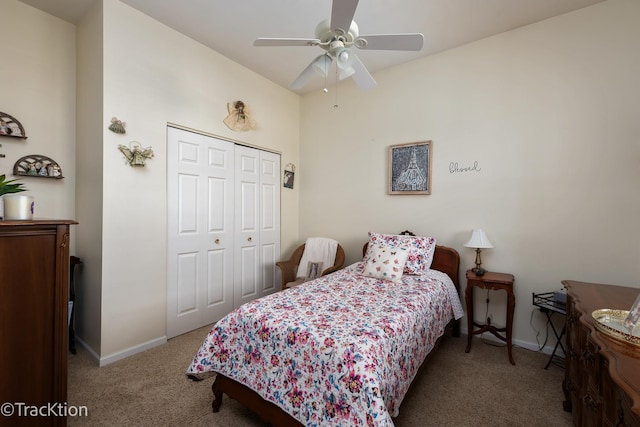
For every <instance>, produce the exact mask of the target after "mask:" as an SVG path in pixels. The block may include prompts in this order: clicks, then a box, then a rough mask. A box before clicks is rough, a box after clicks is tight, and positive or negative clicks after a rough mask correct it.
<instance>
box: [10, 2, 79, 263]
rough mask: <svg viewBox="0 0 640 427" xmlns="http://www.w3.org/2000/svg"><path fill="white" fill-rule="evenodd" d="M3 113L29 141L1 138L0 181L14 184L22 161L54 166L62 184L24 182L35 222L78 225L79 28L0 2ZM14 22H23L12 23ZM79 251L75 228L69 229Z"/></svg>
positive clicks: (57, 181)
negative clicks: (41, 160) (36, 159)
mask: <svg viewBox="0 0 640 427" xmlns="http://www.w3.org/2000/svg"><path fill="white" fill-rule="evenodd" d="M0 10H1V11H2V16H3V18H2V25H0V40H3V43H2V59H1V61H2V66H0V82H2V84H1V85H0V87H1V88H2V95H0V111H2V112H4V113H7V114H10V115H11V116H13V117H15V118H16V119H18V121H19V122H20V123H22V125H23V127H24V128H25V134H26V136H27V139H21V138H12V137H0V144H1V145H2V146H1V147H0V154H4V155H5V156H6V157H4V158H0V175H2V174H5V175H6V176H7V179H14V178H16V177H14V176H13V166H14V164H15V163H16V161H18V159H20V158H21V157H23V156H27V155H31V154H39V155H44V156H47V157H49V158H51V159H53V160H54V161H56V162H57V163H58V164H59V165H60V167H61V168H62V174H63V176H64V177H65V178H64V179H51V178H40V177H21V180H22V183H23V184H24V186H25V187H26V188H27V189H28V193H25V194H28V195H31V196H33V197H34V199H35V213H34V214H35V217H36V218H62V219H75V218H74V216H75V197H74V194H75V138H76V121H75V111H76V110H75V97H76V54H75V37H76V33H75V27H74V26H73V25H71V24H69V23H68V22H65V21H63V20H61V19H58V18H55V17H53V16H51V15H48V14H46V13H44V12H42V11H40V10H38V9H35V8H33V7H31V6H27V5H25V4H24V3H20V2H17V1H15V0H0ZM14 17H16V18H19V19H14ZM71 239H72V246H71V252H72V253H73V252H74V250H75V248H74V246H75V244H74V243H73V242H74V241H75V227H73V226H72V227H71Z"/></svg>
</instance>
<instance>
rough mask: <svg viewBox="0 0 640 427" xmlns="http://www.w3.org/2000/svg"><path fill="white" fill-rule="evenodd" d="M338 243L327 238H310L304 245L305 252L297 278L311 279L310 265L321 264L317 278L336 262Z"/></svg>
mask: <svg viewBox="0 0 640 427" xmlns="http://www.w3.org/2000/svg"><path fill="white" fill-rule="evenodd" d="M337 249H338V242H337V241H336V240H333V239H329V238H326V237H309V238H308V239H307V241H306V242H305V245H304V252H303V253H302V258H301V259H300V264H299V265H298V274H297V275H296V277H304V278H308V277H309V267H310V265H309V263H321V265H320V268H319V271H318V272H317V276H316V277H320V275H322V272H323V271H324V270H326V269H327V268H329V267H333V264H334V263H335V262H336V251H337Z"/></svg>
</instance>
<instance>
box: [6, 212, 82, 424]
mask: <svg viewBox="0 0 640 427" xmlns="http://www.w3.org/2000/svg"><path fill="white" fill-rule="evenodd" d="M75 223H76V222H75V221H63V220H28V221H12V220H0V370H1V371H0V372H1V373H0V404H3V407H2V412H3V413H2V414H1V415H0V425H2V426H4V425H11V426H21V425H28V426H64V425H66V418H65V417H57V416H51V414H54V415H57V414H59V413H60V411H62V410H64V408H63V406H64V405H66V401H67V345H68V344H67V339H68V323H67V322H68V319H67V313H68V300H69V226H70V225H71V224H75ZM7 404H10V406H7ZM26 405H29V408H27V407H26ZM43 406H47V408H45V409H42V407H43ZM35 407H38V409H37V410H36V409H33V408H35ZM49 407H51V408H52V409H49ZM34 411H35V412H36V413H35V415H38V413H40V414H41V415H38V416H33V415H34ZM11 412H13V416H8V415H10V414H11ZM21 414H22V415H25V414H27V416H19V415H21ZM28 414H32V416H29V415H28Z"/></svg>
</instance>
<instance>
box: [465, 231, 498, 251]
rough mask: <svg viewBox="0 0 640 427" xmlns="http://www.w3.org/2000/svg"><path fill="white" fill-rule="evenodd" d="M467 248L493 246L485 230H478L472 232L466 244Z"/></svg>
mask: <svg viewBox="0 0 640 427" xmlns="http://www.w3.org/2000/svg"><path fill="white" fill-rule="evenodd" d="M464 245H465V246H466V247H467V248H481V249H484V248H492V247H493V245H492V244H491V242H490V241H489V238H488V237H487V233H485V232H484V230H481V229H477V230H473V231H472V232H471V238H470V239H469V241H468V242H467V243H465V244H464Z"/></svg>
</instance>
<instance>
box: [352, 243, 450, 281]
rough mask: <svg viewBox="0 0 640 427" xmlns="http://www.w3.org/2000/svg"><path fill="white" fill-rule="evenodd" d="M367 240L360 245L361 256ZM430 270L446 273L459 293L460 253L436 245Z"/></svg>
mask: <svg viewBox="0 0 640 427" xmlns="http://www.w3.org/2000/svg"><path fill="white" fill-rule="evenodd" d="M368 245H369V242H367V243H365V244H364V246H363V247H362V256H363V257H364V255H365V254H366V253H367V246H368ZM431 269H432V270H438V271H442V272H443V273H446V274H447V275H448V276H449V277H450V278H451V281H453V284H454V285H455V287H456V289H457V290H458V293H460V278H459V271H460V254H458V251H456V250H455V249H453V248H449V247H447V246H440V245H436V251H435V252H434V254H433V262H432V263H431Z"/></svg>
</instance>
